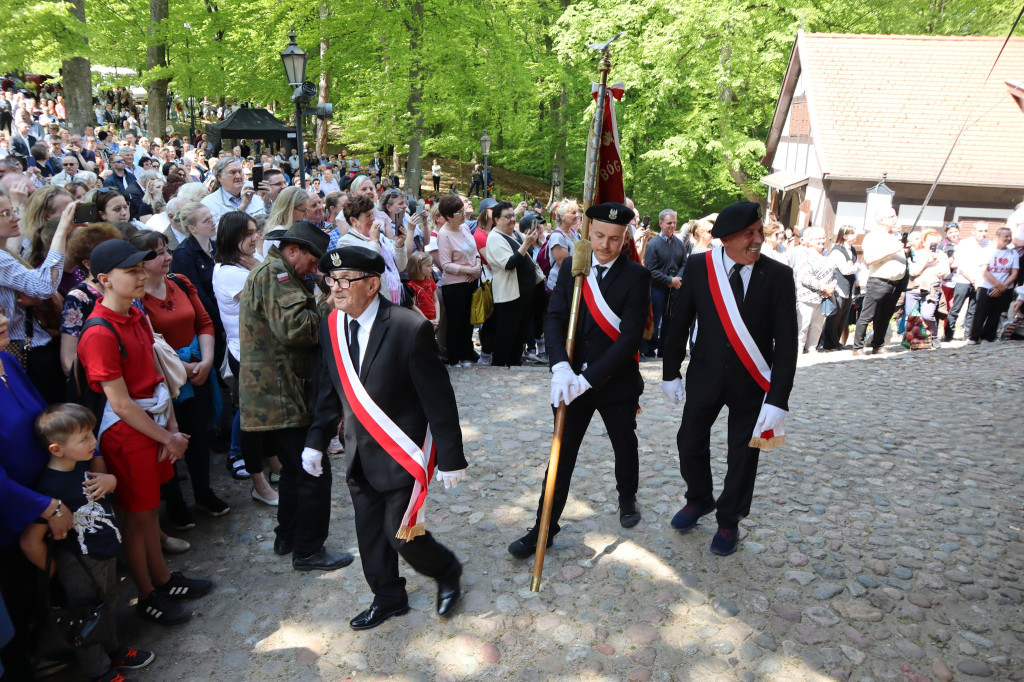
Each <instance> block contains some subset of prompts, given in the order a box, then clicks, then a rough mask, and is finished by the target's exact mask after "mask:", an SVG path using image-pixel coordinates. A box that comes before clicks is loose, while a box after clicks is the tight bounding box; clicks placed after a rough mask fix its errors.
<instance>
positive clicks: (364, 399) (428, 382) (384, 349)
mask: <svg viewBox="0 0 1024 682" xmlns="http://www.w3.org/2000/svg"><path fill="white" fill-rule="evenodd" d="M320 271H321V272H323V273H325V275H326V277H325V280H326V282H327V284H328V286H330V288H331V298H332V302H333V303H334V307H335V308H336V310H335V311H334V312H332V313H330V314H329V315H327V317H325V318H324V320H323V323H322V324H321V325H320V351H321V371H320V372H319V375H320V381H319V386H318V387H317V397H316V407H315V410H314V413H313V423H312V425H311V426H310V428H309V432H308V433H307V435H306V449H305V450H304V451H303V453H302V466H303V468H305V470H306V471H307V472H308V473H309V474H311V475H313V476H319V475H320V471H321V469H322V468H323V455H322V453H323V451H324V449H325V448H326V447H327V443H328V441H330V439H331V437H332V436H333V435H334V434H335V432H336V430H337V425H338V421H339V419H340V417H341V413H342V409H344V413H345V457H346V472H347V473H346V475H347V478H348V488H349V492H350V493H351V495H352V506H353V508H354V509H355V515H356V519H355V521H356V536H357V537H358V539H359V555H360V558H361V559H362V562H363V575H364V576H366V582H367V583H369V585H370V589H371V590H373V603H372V604H370V608H368V609H366V610H365V611H363V612H362V613H360V614H359V615H357V616H356V617H355V618H353V619H352V620H351V621H350V622H349V625H350V626H351V627H352V629H354V630H368V629H370V628H374V627H377V626H378V625H380V624H381V623H383V622H384V621H385V620H387V619H388V618H391V617H392V616H398V615H401V614H403V613H406V612H407V611H408V610H409V597H408V594H407V593H406V591H405V578H402V577H401V576H400V575H399V573H398V557H399V556H401V557H402V558H403V559H405V560H406V561H407V562H408V563H409V565H410V566H412V567H413V568H414V569H415V570H416V571H417V572H419V573H422V574H423V575H426V576H430V577H431V578H434V579H435V580H437V584H438V589H437V613H438V614H439V615H441V616H447V615H449V614H450V613H451V612H452V611H453V610H454V608H455V605H456V602H457V601H458V599H459V596H460V594H461V589H460V584H459V583H460V581H459V579H460V577H461V576H462V564H461V563H460V562H459V560H458V559H457V558H456V557H455V555H454V554H453V553H452V552H451V550H449V549H448V548H446V547H445V546H444V545H442V544H440V543H439V542H438V541H437V540H435V539H434V536H433V535H431V534H430V532H429V531H428V530H427V529H426V525H425V521H424V515H423V507H422V506H418V505H422V503H423V496H425V495H426V486H427V484H428V483H429V482H430V477H431V476H432V475H433V474H434V473H435V472H434V471H433V470H432V469H433V466H432V461H436V463H437V472H436V474H437V480H438V481H442V482H443V483H444V487H445V488H449V487H455V486H456V485H458V482H459V481H460V480H462V478H463V477H464V475H465V469H466V466H467V464H466V458H465V454H464V452H463V447H462V429H461V427H460V426H459V409H458V406H457V405H456V403H455V391H454V390H453V389H452V385H451V381H450V379H449V377H448V371H447V370H446V369H445V366H444V364H443V363H442V362H441V355H440V352H439V351H438V348H437V343H436V342H435V340H434V328H433V326H432V325H431V324H430V321H429V320H427V319H425V318H424V317H423V316H422V315H420V314H419V313H416V312H413V311H411V310H407V309H405V308H402V307H401V306H397V305H393V304H392V303H391V302H390V301H389V300H387V299H385V298H384V297H382V296H379V295H378V294H379V293H380V287H381V279H380V278H381V275H382V274H383V273H384V259H383V258H381V256H380V255H379V254H377V253H375V252H373V251H371V250H369V249H366V248H363V247H360V246H345V247H342V248H339V249H334V250H332V251H328V252H327V253H326V254H324V256H323V258H321V259H320ZM327 377H329V380H328V379H327ZM399 424H400V425H401V426H399ZM432 448H433V449H434V457H433V458H431V457H430V452H431V449H432Z"/></svg>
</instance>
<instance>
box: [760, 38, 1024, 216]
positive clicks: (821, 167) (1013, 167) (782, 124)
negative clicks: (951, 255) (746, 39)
mask: <svg viewBox="0 0 1024 682" xmlns="http://www.w3.org/2000/svg"><path fill="white" fill-rule="evenodd" d="M1003 40H1004V39H1003V38H988V37H940V36H894V35H839V34H824V33H804V32H803V31H800V32H798V33H797V37H796V41H795V42H794V44H793V51H792V53H791V55H790V58H789V66H788V67H787V69H786V75H785V78H784V79H783V81H782V90H781V92H780V94H779V99H778V103H777V104H776V107H775V115H774V117H773V119H772V125H771V129H770V131H769V133H768V140H767V152H766V154H765V157H764V159H762V163H764V165H766V166H768V167H769V168H770V169H771V171H770V172H769V173H768V174H767V175H766V176H765V177H764V178H762V179H761V182H762V183H764V184H765V185H767V186H768V194H769V204H770V206H771V207H772V208H773V210H774V211H775V212H776V214H777V215H778V216H779V218H780V220H781V221H782V222H783V223H784V224H786V225H787V226H798V227H799V226H802V225H808V224H810V225H816V226H821V227H824V228H825V229H826V231H827V232H828V233H829V234H832V233H833V232H834V230H835V229H836V228H839V227H842V226H844V225H852V226H854V227H858V228H864V229H871V228H873V227H874V221H873V220H872V218H873V215H870V216H869V215H867V213H868V211H867V210H866V206H867V195H866V192H867V190H868V189H869V188H871V187H872V186H874V185H876V184H877V183H879V182H880V181H881V180H882V178H883V175H885V176H886V185H887V186H888V187H889V188H891V189H892V190H893V191H894V193H895V194H894V196H893V198H892V203H893V206H894V207H895V208H896V211H897V215H898V216H899V219H900V223H901V224H902V225H904V226H905V227H904V229H907V228H909V226H910V225H912V224H913V223H914V221H915V219H917V217H918V214H919V212H920V209H921V205H922V203H923V201H924V198H925V196H926V195H927V193H928V190H929V187H930V186H931V184H932V182H933V181H934V180H935V178H936V176H937V175H938V174H939V170H940V169H941V168H942V167H943V164H944V163H945V164H946V165H945V169H944V170H943V171H942V176H941V179H940V180H939V183H938V186H937V187H936V189H935V192H934V193H933V195H932V197H931V199H930V201H929V202H928V207H927V208H926V209H925V211H924V213H923V215H921V218H920V220H919V221H918V227H940V226H942V225H943V224H945V223H947V222H951V221H958V222H960V224H961V229H962V231H966V232H967V233H969V232H970V226H971V225H972V223H973V222H974V221H976V220H982V219H984V220H987V221H988V222H989V223H990V224H993V225H995V224H998V225H1002V224H1005V219H1006V218H1007V217H1008V216H1009V215H1010V213H1011V212H1012V211H1013V209H1014V206H1015V205H1016V204H1018V203H1019V202H1021V201H1024V116H1022V115H1021V109H1020V108H1019V107H1018V105H1017V102H1016V101H1015V100H1014V98H1013V97H1011V96H1010V95H1009V94H1008V93H1007V86H1006V84H1005V82H1004V81H1005V80H1006V79H1012V80H1021V79H1024V38H1014V39H1012V40H1011V41H1010V43H1009V44H1008V45H1007V46H1006V50H1005V51H1004V52H1003V54H1002V56H1001V57H1000V59H999V61H998V63H997V64H996V67H995V69H994V70H993V71H992V74H991V75H990V76H988V75H987V74H988V72H989V69H990V68H991V67H992V64H993V62H995V60H996V56H997V55H998V54H999V50H1000V47H1001V46H1002V43H1003ZM961 128H963V132H962V134H960V138H959V141H958V142H957V143H956V146H955V147H954V146H953V142H954V139H956V138H957V135H958V133H960V131H961ZM951 148H952V149H953V152H952V154H951V155H950V154H949V153H950V149H951ZM947 155H949V159H948V162H946V157H947ZM873 212H874V211H873V209H872V213H873Z"/></svg>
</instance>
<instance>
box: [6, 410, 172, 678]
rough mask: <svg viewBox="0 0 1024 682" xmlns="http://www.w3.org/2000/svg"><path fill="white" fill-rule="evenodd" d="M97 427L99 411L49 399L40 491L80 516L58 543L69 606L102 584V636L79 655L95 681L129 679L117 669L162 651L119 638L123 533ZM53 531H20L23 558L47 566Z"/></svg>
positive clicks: (39, 526)
mask: <svg viewBox="0 0 1024 682" xmlns="http://www.w3.org/2000/svg"><path fill="white" fill-rule="evenodd" d="M95 426H96V417H95V415H93V413H92V412H90V411H89V410H88V409H87V408H85V407H83V406H81V405H75V404H73V403H58V404H56V405H50V406H49V407H47V408H46V409H45V410H43V411H42V413H40V415H39V416H38V417H37V418H36V433H37V435H38V436H39V439H40V440H41V441H42V442H43V445H45V446H46V447H47V449H49V451H50V462H49V464H47V465H46V469H44V470H43V473H42V475H41V476H40V477H39V480H38V481H36V485H35V489H36V490H37V491H38V492H40V493H42V494H44V495H50V496H52V497H54V498H56V499H58V500H60V502H61V507H63V508H64V509H65V513H67V514H71V515H72V518H73V519H74V525H73V526H72V530H71V532H70V533H68V535H67V537H66V538H65V539H63V540H60V541H57V542H55V543H54V555H53V557H54V563H55V565H56V566H57V568H58V570H57V579H58V580H59V581H60V584H61V586H62V587H63V588H64V593H65V595H66V596H67V605H68V606H69V607H77V606H88V605H89V604H92V603H93V601H94V600H95V599H96V597H97V594H96V586H97V585H98V586H99V588H100V592H101V594H100V595H99V596H100V597H101V598H102V599H103V612H102V617H101V619H100V622H99V625H98V626H97V627H99V628H100V631H101V632H102V638H103V642H102V644H94V645H92V646H86V647H81V648H79V649H78V650H76V651H75V657H76V658H77V659H78V664H79V665H80V666H81V667H82V671H83V672H84V673H85V674H86V675H87V676H88V677H89V679H92V680H102V681H103V682H112V681H113V680H124V679H125V678H124V677H123V676H121V674H120V673H119V672H118V671H117V668H130V669H136V668H143V667H145V666H147V665H149V664H150V663H152V662H153V659H154V658H156V656H155V655H154V654H153V653H152V652H151V651H145V650H143V649H130V648H128V647H122V646H120V645H119V644H118V639H117V570H116V564H117V555H118V554H120V551H121V531H120V529H119V528H118V525H117V519H116V518H115V517H114V510H113V509H112V508H111V506H110V501H109V499H107V495H108V494H109V493H110V492H112V491H113V490H114V489H115V487H116V486H117V480H116V479H115V478H114V477H113V476H111V475H110V474H108V473H106V466H105V465H104V462H103V457H102V456H100V455H99V454H98V453H97V452H96V436H95V435H94V434H93V428H94V427H95ZM48 529H49V526H47V525H46V524H45V523H41V522H36V523H33V524H29V526H28V527H27V528H26V529H25V530H24V531H23V532H22V535H21V547H22V550H23V551H24V552H25V556H27V557H28V558H29V561H31V562H32V563H33V564H35V565H36V566H38V567H39V568H40V569H42V570H47V565H46V533H47V531H48ZM76 555H77V556H76ZM90 574H91V577H90Z"/></svg>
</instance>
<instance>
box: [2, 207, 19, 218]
mask: <svg viewBox="0 0 1024 682" xmlns="http://www.w3.org/2000/svg"><path fill="white" fill-rule="evenodd" d="M20 216H21V211H19V210H17V209H14V208H9V209H7V210H5V211H0V219H2V220H10V219H11V218H15V217H20Z"/></svg>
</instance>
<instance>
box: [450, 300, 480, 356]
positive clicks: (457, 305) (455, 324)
mask: <svg viewBox="0 0 1024 682" xmlns="http://www.w3.org/2000/svg"><path fill="white" fill-rule="evenodd" d="M474 291H476V282H459V283H458V284H445V285H444V286H443V287H441V297H442V298H444V312H445V345H446V347H447V350H448V364H449V365H456V364H458V363H459V362H462V361H469V362H476V361H477V360H478V359H480V356H479V355H477V354H476V351H475V350H473V325H471V324H470V323H469V314H470V306H471V305H472V303H473V292H474Z"/></svg>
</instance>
